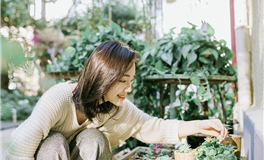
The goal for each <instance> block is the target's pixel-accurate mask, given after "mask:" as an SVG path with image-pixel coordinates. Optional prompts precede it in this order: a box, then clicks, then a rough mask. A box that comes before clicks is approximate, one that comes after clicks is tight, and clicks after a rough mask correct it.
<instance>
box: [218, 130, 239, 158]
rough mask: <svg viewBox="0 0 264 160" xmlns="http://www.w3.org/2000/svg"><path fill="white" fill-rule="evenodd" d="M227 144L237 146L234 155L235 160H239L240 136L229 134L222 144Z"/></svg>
mask: <svg viewBox="0 0 264 160" xmlns="http://www.w3.org/2000/svg"><path fill="white" fill-rule="evenodd" d="M228 143H230V144H232V145H233V146H237V150H236V151H235V155H236V157H237V159H240V156H241V155H240V154H241V136H239V135H234V134H230V135H229V136H228V137H226V138H225V140H224V141H223V142H222V144H223V145H227V144H228Z"/></svg>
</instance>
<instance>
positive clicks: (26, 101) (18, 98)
mask: <svg viewBox="0 0 264 160" xmlns="http://www.w3.org/2000/svg"><path fill="white" fill-rule="evenodd" d="M39 98H40V97H39V96H26V95H24V94H22V93H21V92H19V91H18V90H14V91H11V92H9V91H7V90H5V89H3V88H1V120H2V121H12V119H13V118H12V109H15V110H16V111H17V119H18V120H25V119H26V118H27V117H28V116H29V115H30V114H31V112H32V110H33V108H34V106H35V105H36V103H37V101H38V100H39Z"/></svg>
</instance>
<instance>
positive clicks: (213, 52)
mask: <svg viewBox="0 0 264 160" xmlns="http://www.w3.org/2000/svg"><path fill="white" fill-rule="evenodd" d="M201 55H205V56H207V55H213V56H214V58H215V60H217V59H218V52H217V51H216V50H215V49H213V48H208V49H206V50H204V51H202V52H201Z"/></svg>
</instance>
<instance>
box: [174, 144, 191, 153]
mask: <svg viewBox="0 0 264 160" xmlns="http://www.w3.org/2000/svg"><path fill="white" fill-rule="evenodd" d="M176 150H177V151H179V152H180V153H189V152H191V151H192V149H191V148H190V145H188V144H181V145H180V146H178V147H177V149H176Z"/></svg>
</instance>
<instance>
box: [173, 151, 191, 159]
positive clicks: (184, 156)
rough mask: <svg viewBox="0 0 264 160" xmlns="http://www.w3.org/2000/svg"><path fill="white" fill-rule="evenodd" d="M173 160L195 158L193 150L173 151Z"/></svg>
mask: <svg viewBox="0 0 264 160" xmlns="http://www.w3.org/2000/svg"><path fill="white" fill-rule="evenodd" d="M174 157H175V160H195V159H194V157H193V152H189V153H180V152H179V151H174Z"/></svg>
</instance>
